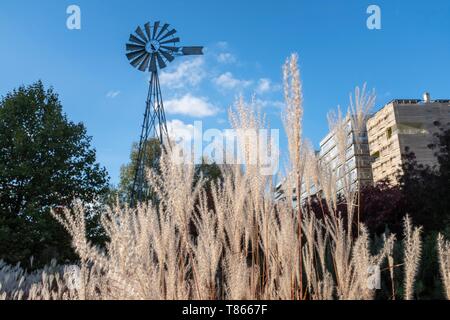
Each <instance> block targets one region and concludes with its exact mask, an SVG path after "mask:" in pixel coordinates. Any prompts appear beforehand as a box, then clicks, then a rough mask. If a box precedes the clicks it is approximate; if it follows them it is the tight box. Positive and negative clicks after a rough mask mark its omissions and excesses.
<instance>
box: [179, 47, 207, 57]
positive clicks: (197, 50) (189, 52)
mask: <svg viewBox="0 0 450 320" xmlns="http://www.w3.org/2000/svg"><path fill="white" fill-rule="evenodd" d="M181 52H182V53H183V55H185V56H195V55H203V47H183V48H182V49H181Z"/></svg>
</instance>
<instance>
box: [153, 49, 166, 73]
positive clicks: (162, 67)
mask: <svg viewBox="0 0 450 320" xmlns="http://www.w3.org/2000/svg"><path fill="white" fill-rule="evenodd" d="M155 55H156V58H157V59H158V65H159V68H160V69H164V68H165V67H167V65H166V63H165V62H164V60H163V58H161V56H160V55H159V53H158V52H156V53H155Z"/></svg>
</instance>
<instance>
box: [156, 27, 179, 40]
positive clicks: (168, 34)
mask: <svg viewBox="0 0 450 320" xmlns="http://www.w3.org/2000/svg"><path fill="white" fill-rule="evenodd" d="M175 33H177V30H175V29H172V30H170V31H169V32H167V33H166V34H165V35H163V36H162V37H161V38H159V39H158V41H162V40H164V39H166V38H168V37H170V36H172V35H174V34H175Z"/></svg>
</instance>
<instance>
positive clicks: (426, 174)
mask: <svg viewBox="0 0 450 320" xmlns="http://www.w3.org/2000/svg"><path fill="white" fill-rule="evenodd" d="M436 126H440V123H436ZM429 147H430V148H431V149H433V150H434V151H435V155H436V158H437V162H438V165H437V166H434V167H430V166H424V165H422V164H420V163H418V162H417V160H416V157H415V155H414V153H412V152H409V150H408V149H407V150H406V153H405V159H406V161H405V163H404V165H403V167H402V171H403V174H401V175H400V176H399V181H400V187H401V190H402V192H403V194H404V196H405V200H406V210H407V212H408V213H409V214H410V215H411V217H412V218H413V220H414V221H415V223H417V224H418V225H422V226H423V227H424V229H425V232H431V231H443V230H444V229H445V228H446V227H447V226H448V225H449V222H450V197H449V190H450V154H449V151H450V129H443V128H441V129H440V131H439V132H438V133H436V134H435V141H434V143H433V144H431V145H429Z"/></svg>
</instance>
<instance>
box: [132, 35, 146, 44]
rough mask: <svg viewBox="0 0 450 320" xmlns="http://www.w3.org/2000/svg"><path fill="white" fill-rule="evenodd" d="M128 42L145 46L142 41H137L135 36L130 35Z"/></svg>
mask: <svg viewBox="0 0 450 320" xmlns="http://www.w3.org/2000/svg"><path fill="white" fill-rule="evenodd" d="M129 41H131V42H134V43H136V44H141V45H143V46H145V42H144V41H142V40H141V39H139V38H138V37H136V36H134V35H132V34H130V40H129Z"/></svg>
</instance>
